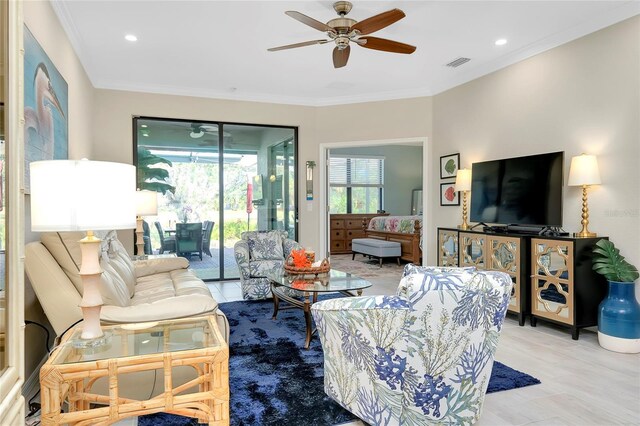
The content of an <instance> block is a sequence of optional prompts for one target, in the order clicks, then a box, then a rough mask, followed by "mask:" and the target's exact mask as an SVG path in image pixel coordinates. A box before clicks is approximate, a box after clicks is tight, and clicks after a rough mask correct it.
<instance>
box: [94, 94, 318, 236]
mask: <svg viewBox="0 0 640 426" xmlns="http://www.w3.org/2000/svg"><path fill="white" fill-rule="evenodd" d="M95 99H96V102H95V115H94V129H93V131H94V133H93V134H94V139H93V141H94V146H93V154H94V157H95V158H96V159H100V160H107V161H121V162H127V163H131V162H132V161H133V137H132V131H133V128H132V126H133V121H132V117H133V116H149V117H165V118H184V119H192V120H202V121H206V120H209V121H225V122H236V123H250V124H275V125H286V126H298V150H299V159H300V161H299V164H298V173H299V176H304V167H305V163H304V162H305V161H306V160H308V159H313V158H315V157H316V156H317V150H316V149H315V147H316V129H315V120H314V117H315V115H314V108H311V107H302V106H293V105H276V104H266V103H259V102H243V101H225V100H218V99H206V98H195V97H185V96H172V95H156V94H149V93H137V92H125V91H117V90H97V91H96V97H95ZM298 191H299V192H300V194H304V181H300V182H299V187H298ZM301 196H303V195H301ZM316 212H317V208H314V210H313V211H307V210H306V209H305V210H303V209H300V223H302V224H305V225H304V226H300V228H299V233H300V238H299V239H300V241H304V242H305V244H308V245H310V246H316V241H317V235H316V234H317V227H316V228H315V230H314V228H313V227H311V226H307V224H309V223H313V222H315V221H316V220H317V219H316ZM118 235H119V237H120V239H121V240H122V241H123V243H124V244H125V246H126V247H133V234H132V233H129V232H126V233H125V232H121V233H119V234H118Z"/></svg>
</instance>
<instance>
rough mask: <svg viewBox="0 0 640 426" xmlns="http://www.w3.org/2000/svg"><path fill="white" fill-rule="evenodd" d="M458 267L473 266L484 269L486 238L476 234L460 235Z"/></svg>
mask: <svg viewBox="0 0 640 426" xmlns="http://www.w3.org/2000/svg"><path fill="white" fill-rule="evenodd" d="M459 238H460V252H461V254H462V256H461V258H460V266H475V267H476V268H478V269H486V259H485V248H486V247H485V244H486V237H485V236H484V235H478V234H467V233H463V232H461V233H460V237H459Z"/></svg>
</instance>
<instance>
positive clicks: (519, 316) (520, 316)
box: [518, 314, 526, 327]
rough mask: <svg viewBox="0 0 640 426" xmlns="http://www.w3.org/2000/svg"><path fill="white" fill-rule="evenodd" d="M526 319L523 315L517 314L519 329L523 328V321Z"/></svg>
mask: <svg viewBox="0 0 640 426" xmlns="http://www.w3.org/2000/svg"><path fill="white" fill-rule="evenodd" d="M525 319H526V317H525V315H524V314H518V325H519V326H520V327H522V326H524V320H525Z"/></svg>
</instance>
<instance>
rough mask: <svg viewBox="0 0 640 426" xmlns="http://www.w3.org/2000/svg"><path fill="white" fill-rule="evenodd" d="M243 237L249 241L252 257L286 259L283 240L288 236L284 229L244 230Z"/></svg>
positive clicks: (256, 258) (258, 258)
mask: <svg viewBox="0 0 640 426" xmlns="http://www.w3.org/2000/svg"><path fill="white" fill-rule="evenodd" d="M285 235H286V231H285ZM242 238H243V239H244V240H247V242H248V243H249V253H250V256H251V259H255V260H276V259H284V251H283V249H282V241H283V240H284V238H286V236H284V235H283V231H268V232H259V231H253V232H243V233H242Z"/></svg>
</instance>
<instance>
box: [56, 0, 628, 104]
mask: <svg viewBox="0 0 640 426" xmlns="http://www.w3.org/2000/svg"><path fill="white" fill-rule="evenodd" d="M52 5H53V8H54V10H55V11H56V13H57V14H58V17H59V18H60V21H61V22H62V25H63V27H64V28H65V30H66V32H67V34H68V35H69V38H70V39H71V42H72V44H73V45H74V48H75V50H76V52H77V53H78V55H79V57H80V60H81V61H82V63H83V65H84V67H85V69H86V71H87V73H88V75H89V78H90V79H91V81H92V83H93V84H94V86H95V87H98V88H108V89H122V90H133V91H144V92H153V93H166V94H179V95H189V96H201V97H211V98H223V99H240V100H254V101H265V102H276V103H291V104H301V105H333V104H343V103H353V102H363V101H372V100H385V99H397V98H408V97H416V96H425V95H433V94H437V93H439V92H442V91H444V90H447V89H449V88H451V87H454V86H457V85H459V84H462V83H465V82H467V81H470V80H473V79H474V78H477V77H480V76H482V75H485V74H487V73H490V72H492V71H495V70H497V69H500V68H503V67H505V66H507V65H510V64H512V63H515V62H518V61H520V60H522V59H524V58H527V57H530V56H532V55H535V54H537V53H540V52H543V51H545V50H548V49H550V48H553V47H555V46H558V45H560V44H563V43H566V42H568V41H570V40H573V39H575V38H578V37H580V36H583V35H585V34H588V33H591V32H593V31H596V30H598V29H601V28H604V27H606V26H609V25H612V24H614V23H616V22H619V21H621V20H624V19H626V18H629V17H631V16H634V15H636V14H638V13H640V2H638V1H611V0H609V1H439V2H436V1H355V2H354V7H353V10H352V11H351V13H350V14H349V15H348V16H349V17H351V18H353V19H356V20H363V19H365V18H368V17H370V16H372V15H375V14H378V13H381V12H384V11H386V10H389V9H391V8H394V7H396V8H400V9H402V10H403V11H404V12H405V13H406V15H407V17H406V18H404V19H402V20H400V21H399V22H397V23H395V24H393V25H392V26H390V27H387V28H385V29H383V30H381V31H379V32H377V33H375V34H374V35H375V36H377V37H383V38H389V39H392V40H397V41H401V42H404V43H408V44H412V45H415V46H417V50H416V52H415V53H413V54H412V55H400V54H392V53H387V52H380V51H374V50H370V49H364V48H361V47H359V46H353V47H352V50H351V57H350V59H349V63H348V65H347V66H346V67H345V68H341V69H334V68H333V64H332V60H331V52H332V49H333V45H332V44H325V45H314V46H308V47H302V48H298V49H291V50H284V51H279V52H267V48H269V47H274V46H280V45H284V44H291V43H297V42H302V41H307V40H315V39H321V38H323V36H324V34H323V33H321V32H320V31H317V30H314V29H313V28H311V27H307V26H306V25H304V24H302V23H300V22H298V21H296V20H294V19H292V18H290V17H288V16H286V15H285V14H284V12H285V11H286V10H297V11H299V12H302V13H304V14H306V15H309V16H311V17H313V18H315V19H317V20H319V21H323V22H326V21H328V20H330V19H333V18H334V17H336V16H337V15H336V14H335V12H334V11H333V8H332V6H331V5H332V2H330V1H297V2H291V1H288V2H285V1H148V0H146V1H95V0H83V1H77V0H76V1H59V0H58V1H53V0H52ZM128 33H132V34H135V35H136V36H137V37H138V41H137V42H135V43H131V42H128V41H125V40H124V35H125V34H128ZM499 38H506V39H508V43H507V44H506V45H505V46H496V45H495V44H494V41H495V40H496V39H499ZM460 56H464V57H468V58H471V61H470V62H468V63H467V64H465V65H462V66H461V67H459V68H456V69H451V68H449V67H445V66H444V65H445V64H446V63H448V62H450V61H451V60H453V59H455V58H458V57H460Z"/></svg>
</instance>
